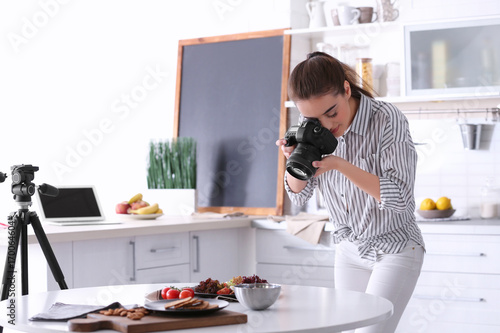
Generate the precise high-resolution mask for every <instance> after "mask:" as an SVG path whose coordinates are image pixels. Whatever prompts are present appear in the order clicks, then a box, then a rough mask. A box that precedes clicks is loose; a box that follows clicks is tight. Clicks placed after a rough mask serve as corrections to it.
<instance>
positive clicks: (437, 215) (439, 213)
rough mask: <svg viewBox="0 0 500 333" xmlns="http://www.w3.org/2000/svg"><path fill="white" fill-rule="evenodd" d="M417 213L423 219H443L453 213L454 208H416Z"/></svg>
mask: <svg viewBox="0 0 500 333" xmlns="http://www.w3.org/2000/svg"><path fill="white" fill-rule="evenodd" d="M417 213H418V215H420V216H422V217H423V218H425V219H444V218H447V217H450V216H452V215H453V214H455V209H445V210H439V209H433V210H421V209H417Z"/></svg>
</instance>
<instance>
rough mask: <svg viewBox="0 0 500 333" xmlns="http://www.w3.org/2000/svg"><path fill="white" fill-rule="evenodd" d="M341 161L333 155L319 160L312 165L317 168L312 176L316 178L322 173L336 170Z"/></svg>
mask: <svg viewBox="0 0 500 333" xmlns="http://www.w3.org/2000/svg"><path fill="white" fill-rule="evenodd" d="M342 161H343V159H342V158H340V157H338V156H334V155H328V156H325V157H323V158H322V159H321V161H314V162H313V163H312V165H313V167H315V168H318V170H316V173H315V174H314V176H315V177H318V176H319V175H321V174H322V173H325V172H327V171H329V170H337V169H338V166H339V163H341V162H342Z"/></svg>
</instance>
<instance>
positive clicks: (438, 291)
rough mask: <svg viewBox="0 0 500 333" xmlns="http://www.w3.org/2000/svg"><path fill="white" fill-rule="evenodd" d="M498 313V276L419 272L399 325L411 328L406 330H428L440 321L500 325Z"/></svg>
mask: <svg viewBox="0 0 500 333" xmlns="http://www.w3.org/2000/svg"><path fill="white" fill-rule="evenodd" d="M498 313H500V276H498V275H497V276H495V275H491V276H488V275H481V274H453V273H426V272H423V273H422V274H421V276H420V279H419V281H418V283H417V286H416V288H415V291H414V292H413V296H412V298H411V300H410V303H409V304H408V307H407V308H406V310H405V313H404V315H403V319H402V321H404V322H405V323H406V324H401V325H406V326H409V327H412V328H413V329H412V330H408V332H429V328H430V327H436V325H437V324H439V325H441V324H443V323H459V324H463V325H489V326H498V327H499V328H500V316H498ZM404 332H406V331H404ZM442 332H445V331H442ZM446 332H448V331H446ZM449 332H455V331H453V330H452V331H449ZM480 332H482V331H480Z"/></svg>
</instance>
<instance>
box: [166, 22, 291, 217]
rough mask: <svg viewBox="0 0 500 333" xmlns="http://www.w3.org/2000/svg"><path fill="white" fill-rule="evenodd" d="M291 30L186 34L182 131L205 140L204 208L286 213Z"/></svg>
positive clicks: (181, 63)
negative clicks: (283, 142)
mask: <svg viewBox="0 0 500 333" xmlns="http://www.w3.org/2000/svg"><path fill="white" fill-rule="evenodd" d="M283 32H284V30H271V31H261V32H253V33H244V34H237V35H226V36H216V37H208V38H198V39H189V40H181V41H179V60H178V73H177V95H176V107H175V108H176V110H175V121H174V123H175V124H174V134H175V136H179V137H193V138H195V139H196V141H197V165H198V167H197V186H196V189H197V196H198V197H197V203H198V211H202V212H203V211H213V212H221V213H226V212H234V211H240V212H243V213H246V214H256V215H267V214H276V215H281V214H282V212H283V195H284V190H283V174H284V158H283V156H282V154H281V153H280V151H279V149H278V148H277V147H276V145H275V141H276V139H278V138H279V137H282V136H283V134H284V132H285V130H286V128H285V126H286V109H285V107H284V104H285V100H286V97H287V94H286V82H287V80H288V71H289V66H290V61H289V56H290V39H289V36H286V35H284V33H283Z"/></svg>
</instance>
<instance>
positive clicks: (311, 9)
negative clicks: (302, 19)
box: [306, 1, 326, 29]
mask: <svg viewBox="0 0 500 333" xmlns="http://www.w3.org/2000/svg"><path fill="white" fill-rule="evenodd" d="M306 10H307V14H309V28H311V29H312V28H321V27H324V26H326V21H325V14H324V12H323V2H315V1H312V2H308V3H306Z"/></svg>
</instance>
